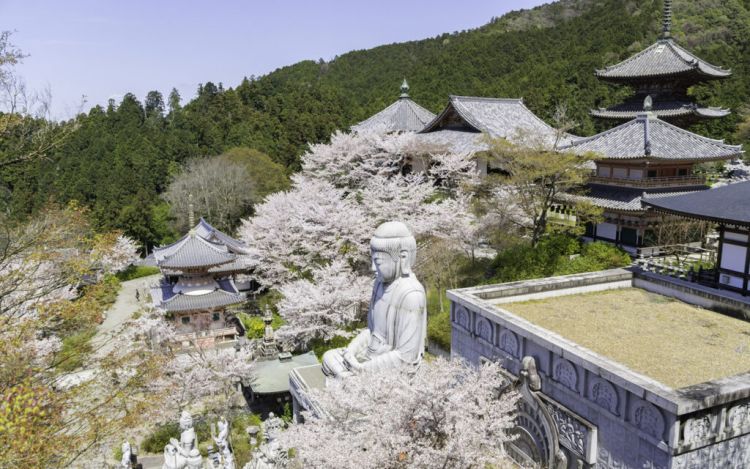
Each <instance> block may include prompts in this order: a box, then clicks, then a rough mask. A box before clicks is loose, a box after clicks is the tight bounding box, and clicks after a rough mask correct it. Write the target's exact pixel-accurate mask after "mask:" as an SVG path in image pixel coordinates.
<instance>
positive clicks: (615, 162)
mask: <svg viewBox="0 0 750 469" xmlns="http://www.w3.org/2000/svg"><path fill="white" fill-rule="evenodd" d="M561 150H562V151H571V152H575V153H577V154H586V153H590V152H593V153H596V154H598V155H600V156H601V159H599V160H597V161H596V170H595V174H594V175H593V176H592V177H591V178H590V179H589V183H588V184H587V186H586V188H585V189H586V190H585V192H586V195H582V196H571V197H574V198H576V199H578V200H587V201H589V202H591V203H592V204H594V205H596V206H598V207H601V208H602V209H603V210H604V213H603V216H604V220H603V221H602V222H601V223H599V224H597V225H595V226H594V225H589V226H587V228H586V237H587V238H589V239H592V240H600V241H608V242H613V243H615V244H617V245H619V246H621V247H623V248H624V249H626V250H628V251H630V252H635V251H636V249H637V248H640V247H644V246H648V245H653V243H654V242H656V240H655V238H654V237H653V236H652V235H653V228H654V225H655V224H657V223H659V222H660V220H661V219H662V217H663V215H660V214H656V213H652V212H650V211H649V210H648V208H647V207H644V206H643V205H642V204H641V201H642V199H643V198H644V197H650V198H652V199H653V198H657V197H665V196H670V195H675V194H677V193H684V192H695V191H700V190H705V189H708V186H707V185H706V181H705V178H704V176H702V175H699V174H696V173H695V167H696V165H697V164H700V163H706V162H711V161H724V160H731V159H734V158H737V157H739V156H740V155H741V154H742V147H741V146H739V145H737V146H734V145H727V144H725V143H724V142H723V141H720V140H713V139H710V138H706V137H702V136H700V135H697V134H694V133H692V132H689V131H687V130H684V129H681V128H679V127H676V126H674V125H672V124H669V123H667V122H665V121H663V120H661V119H659V118H658V117H657V116H656V115H655V114H654V113H653V112H643V113H641V114H640V115H639V116H638V117H636V118H635V119H633V120H631V121H629V122H626V123H625V124H622V125H620V126H618V127H615V128H614V129H610V130H608V131H606V132H603V133H600V134H598V135H594V136H593V137H588V138H582V139H578V140H575V141H574V142H573V143H572V144H571V145H569V146H567V147H563V148H562V149H561ZM696 241H697V240H696Z"/></svg>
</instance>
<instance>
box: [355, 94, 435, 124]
mask: <svg viewBox="0 0 750 469" xmlns="http://www.w3.org/2000/svg"><path fill="white" fill-rule="evenodd" d="M434 118H435V114H433V113H432V112H430V111H428V110H427V109H425V108H423V107H422V106H420V105H419V104H417V103H415V102H414V101H412V99H411V98H409V97H408V96H403V97H401V98H399V100H398V101H396V102H395V103H393V104H391V105H390V106H388V107H387V108H385V109H383V110H382V111H380V112H378V113H377V114H375V115H373V116H372V117H370V118H369V119H367V120H364V121H362V122H360V123H359V124H356V125H353V126H352V130H353V131H355V132H359V131H363V130H384V131H386V132H419V131H420V130H422V129H423V128H424V126H425V124H427V123H428V122H430V121H431V120H432V119H434Z"/></svg>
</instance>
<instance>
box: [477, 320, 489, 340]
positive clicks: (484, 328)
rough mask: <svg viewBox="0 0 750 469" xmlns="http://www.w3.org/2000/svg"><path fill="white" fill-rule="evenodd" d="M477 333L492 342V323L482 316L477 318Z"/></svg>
mask: <svg viewBox="0 0 750 469" xmlns="http://www.w3.org/2000/svg"><path fill="white" fill-rule="evenodd" d="M477 335H478V336H479V337H481V338H482V339H484V340H486V341H487V342H492V325H491V324H490V322H489V321H488V320H486V319H484V318H481V319H479V320H477Z"/></svg>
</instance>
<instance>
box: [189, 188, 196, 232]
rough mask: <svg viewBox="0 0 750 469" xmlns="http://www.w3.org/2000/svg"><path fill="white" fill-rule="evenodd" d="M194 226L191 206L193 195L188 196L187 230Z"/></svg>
mask: <svg viewBox="0 0 750 469" xmlns="http://www.w3.org/2000/svg"><path fill="white" fill-rule="evenodd" d="M194 226H195V206H194V205H193V194H192V193H190V194H188V229H191V230H192V229H193V227H194Z"/></svg>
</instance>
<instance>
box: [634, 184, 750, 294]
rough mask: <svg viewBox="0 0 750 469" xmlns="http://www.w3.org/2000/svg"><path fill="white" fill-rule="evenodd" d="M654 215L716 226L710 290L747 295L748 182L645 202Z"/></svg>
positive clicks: (749, 256)
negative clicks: (713, 264) (715, 254)
mask: <svg viewBox="0 0 750 469" xmlns="http://www.w3.org/2000/svg"><path fill="white" fill-rule="evenodd" d="M643 204H644V205H645V206H647V207H649V208H650V209H651V210H653V211H654V212H656V213H664V214H669V215H673V216H678V217H683V218H688V219H691V220H700V221H707V222H711V223H716V224H717V225H718V226H719V247H718V252H717V256H716V268H715V270H714V271H713V272H712V274H713V275H711V276H710V277H709V278H708V279H706V278H703V279H700V280H701V281H706V280H708V281H709V283H710V286H713V287H715V288H718V289H721V290H728V291H732V292H735V293H739V294H741V295H742V296H748V295H750V182H741V183H737V184H732V185H729V186H724V187H720V188H717V189H711V190H707V191H701V192H695V193H690V194H683V195H678V196H674V197H664V198H655V199H653V198H646V199H644V200H643Z"/></svg>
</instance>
